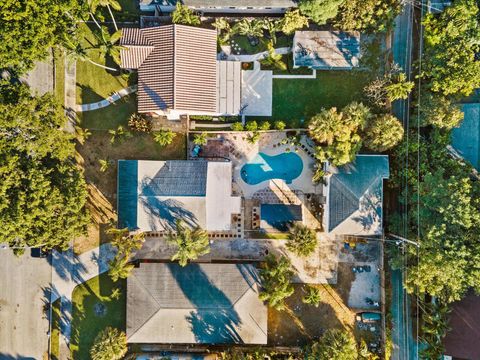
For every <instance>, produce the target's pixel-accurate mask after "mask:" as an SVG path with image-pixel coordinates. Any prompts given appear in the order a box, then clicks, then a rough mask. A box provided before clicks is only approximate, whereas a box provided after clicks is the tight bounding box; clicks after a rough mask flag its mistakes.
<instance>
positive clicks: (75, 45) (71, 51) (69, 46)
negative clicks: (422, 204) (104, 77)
mask: <svg viewBox="0 0 480 360" xmlns="http://www.w3.org/2000/svg"><path fill="white" fill-rule="evenodd" d="M63 47H64V49H65V52H66V56H67V60H68V61H69V62H72V63H73V62H75V61H78V60H81V61H88V62H89V63H90V64H93V65H95V66H98V67H101V68H103V69H105V70H110V71H117V69H115V68H111V67H108V66H105V65H102V64H99V63H97V62H95V61H93V60H92V59H91V58H90V57H89V56H88V51H89V50H92V49H93V48H84V47H82V45H81V44H80V42H78V41H74V40H72V39H70V38H68V37H65V38H64V42H63Z"/></svg>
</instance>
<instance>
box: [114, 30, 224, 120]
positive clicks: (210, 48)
mask: <svg viewBox="0 0 480 360" xmlns="http://www.w3.org/2000/svg"><path fill="white" fill-rule="evenodd" d="M121 45H123V46H125V47H126V48H127V49H126V50H122V53H121V59H122V67H124V68H138V111H139V112H149V111H156V110H164V109H167V108H170V109H178V110H190V111H205V112H215V111H216V103H217V91H216V77H217V76H216V75H217V68H216V52H217V36H216V31H215V30H209V29H202V28H196V27H190V26H184V25H165V26H158V27H152V28H145V29H124V30H123V37H122V40H121Z"/></svg>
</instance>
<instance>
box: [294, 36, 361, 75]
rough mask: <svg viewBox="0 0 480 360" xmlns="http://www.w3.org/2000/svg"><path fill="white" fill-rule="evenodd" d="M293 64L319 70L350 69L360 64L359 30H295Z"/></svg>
mask: <svg viewBox="0 0 480 360" xmlns="http://www.w3.org/2000/svg"><path fill="white" fill-rule="evenodd" d="M292 52H293V66H294V67H300V66H306V67H309V68H311V69H317V70H349V69H352V68H354V67H357V66H358V65H359V59H360V33H359V32H357V31H352V32H344V31H295V36H294V37H293V49H292Z"/></svg>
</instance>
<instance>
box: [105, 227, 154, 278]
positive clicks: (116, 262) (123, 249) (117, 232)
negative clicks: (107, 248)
mask: <svg viewBox="0 0 480 360" xmlns="http://www.w3.org/2000/svg"><path fill="white" fill-rule="evenodd" d="M106 233H107V234H108V235H110V236H111V237H112V240H111V241H110V243H111V244H112V245H113V246H115V247H116V248H117V253H116V254H115V257H114V258H113V260H112V261H110V262H109V264H108V265H109V270H108V275H109V276H110V277H111V278H112V280H113V281H118V279H126V278H127V277H128V275H130V272H131V271H132V269H133V265H131V264H130V263H129V262H130V255H131V254H132V251H133V250H138V249H140V248H141V247H142V244H143V242H144V241H145V233H143V232H138V233H134V234H131V233H130V231H129V230H128V228H124V229H116V228H110V229H108V230H107V231H106Z"/></svg>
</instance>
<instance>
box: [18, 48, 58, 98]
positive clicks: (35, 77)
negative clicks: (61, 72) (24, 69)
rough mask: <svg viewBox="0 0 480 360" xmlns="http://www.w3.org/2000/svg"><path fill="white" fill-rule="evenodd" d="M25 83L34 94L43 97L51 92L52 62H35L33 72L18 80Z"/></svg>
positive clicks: (50, 59)
mask: <svg viewBox="0 0 480 360" xmlns="http://www.w3.org/2000/svg"><path fill="white" fill-rule="evenodd" d="M20 80H21V81H23V82H26V83H27V84H28V85H29V86H30V87H31V88H32V89H33V90H34V91H35V92H37V93H38V94H40V95H43V94H45V93H47V92H53V60H52V57H49V58H48V59H46V60H45V61H37V62H36V63H35V67H34V68H33V70H31V71H30V72H28V73H27V74H26V75H25V76H24V77H22V78H21V79H20Z"/></svg>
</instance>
